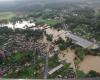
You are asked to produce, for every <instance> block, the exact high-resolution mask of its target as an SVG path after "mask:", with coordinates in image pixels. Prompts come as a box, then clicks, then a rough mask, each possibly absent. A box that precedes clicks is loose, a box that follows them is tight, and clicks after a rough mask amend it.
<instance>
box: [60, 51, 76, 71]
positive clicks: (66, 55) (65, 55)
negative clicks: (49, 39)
mask: <svg viewBox="0 0 100 80" xmlns="http://www.w3.org/2000/svg"><path fill="white" fill-rule="evenodd" d="M58 56H59V58H60V59H61V60H65V61H66V62H67V63H70V64H71V67H72V68H73V69H74V70H75V65H74V59H75V57H76V56H75V52H74V50H71V49H68V50H64V51H61V54H59V55H58Z"/></svg>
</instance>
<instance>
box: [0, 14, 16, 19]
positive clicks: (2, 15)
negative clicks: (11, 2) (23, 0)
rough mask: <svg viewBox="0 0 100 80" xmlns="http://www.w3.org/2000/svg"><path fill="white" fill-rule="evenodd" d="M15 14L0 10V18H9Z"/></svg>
mask: <svg viewBox="0 0 100 80" xmlns="http://www.w3.org/2000/svg"><path fill="white" fill-rule="evenodd" d="M14 16H15V14H14V13H12V12H0V20H2V19H10V18H12V17H14Z"/></svg>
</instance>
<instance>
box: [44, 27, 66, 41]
mask: <svg viewBox="0 0 100 80" xmlns="http://www.w3.org/2000/svg"><path fill="white" fill-rule="evenodd" d="M46 33H47V34H52V35H53V41H54V40H57V39H58V38H59V37H61V38H63V39H64V40H66V39H65V34H64V33H65V31H64V30H60V31H57V30H56V29H53V28H48V29H46Z"/></svg>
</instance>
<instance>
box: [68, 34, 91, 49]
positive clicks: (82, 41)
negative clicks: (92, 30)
mask: <svg viewBox="0 0 100 80" xmlns="http://www.w3.org/2000/svg"><path fill="white" fill-rule="evenodd" d="M66 34H67V37H69V38H71V39H72V40H74V41H75V44H77V45H80V46H82V47H83V48H89V47H90V46H92V45H93V43H92V42H90V41H88V40H86V39H83V38H81V37H78V36H77V35H74V34H71V33H66Z"/></svg>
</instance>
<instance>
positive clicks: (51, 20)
mask: <svg viewBox="0 0 100 80" xmlns="http://www.w3.org/2000/svg"><path fill="white" fill-rule="evenodd" d="M36 21H37V22H43V23H46V24H48V25H49V26H53V25H55V24H57V23H60V20H54V19H43V18H42V17H39V18H36Z"/></svg>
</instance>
